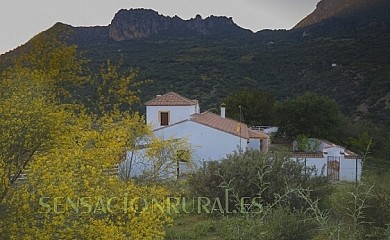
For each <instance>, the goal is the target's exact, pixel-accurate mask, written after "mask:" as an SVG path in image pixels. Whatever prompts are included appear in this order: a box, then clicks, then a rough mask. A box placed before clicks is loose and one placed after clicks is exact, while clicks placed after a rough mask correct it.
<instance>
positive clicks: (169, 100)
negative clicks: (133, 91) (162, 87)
mask: <svg viewBox="0 0 390 240" xmlns="http://www.w3.org/2000/svg"><path fill="white" fill-rule="evenodd" d="M196 104H198V101H196V100H191V99H188V98H186V97H184V96H181V95H180V94H178V93H175V92H168V93H166V94H164V95H157V97H155V98H153V99H151V100H149V101H147V102H145V103H144V105H145V106H192V105H196Z"/></svg>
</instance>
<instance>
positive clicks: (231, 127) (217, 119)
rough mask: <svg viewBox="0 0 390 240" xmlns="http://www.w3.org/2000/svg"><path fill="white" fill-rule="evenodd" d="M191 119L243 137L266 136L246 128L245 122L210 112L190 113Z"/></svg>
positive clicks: (261, 137) (264, 137)
mask: <svg viewBox="0 0 390 240" xmlns="http://www.w3.org/2000/svg"><path fill="white" fill-rule="evenodd" d="M191 121H194V122H197V123H200V124H203V125H206V126H209V127H212V128H215V129H218V130H221V131H224V132H227V133H230V134H233V135H236V136H239V137H242V138H245V139H249V138H260V139H266V138H267V137H268V136H267V135H266V134H264V133H258V132H255V131H252V130H250V129H249V128H248V126H247V125H246V124H245V123H240V122H237V121H235V120H232V119H229V118H222V117H221V116H219V115H217V114H214V113H211V112H204V113H201V114H193V115H191Z"/></svg>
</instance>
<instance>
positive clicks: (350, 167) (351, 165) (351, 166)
mask: <svg viewBox="0 0 390 240" xmlns="http://www.w3.org/2000/svg"><path fill="white" fill-rule="evenodd" d="M310 141H311V144H312V145H315V146H314V149H313V150H314V151H312V152H310V153H308V152H299V151H298V149H297V142H296V141H295V142H294V143H293V152H292V155H291V158H292V159H294V160H298V161H300V162H302V163H303V164H304V165H305V166H313V167H315V169H316V170H317V173H318V174H323V175H326V176H327V177H328V178H329V179H330V180H331V181H360V180H361V174H362V165H363V163H362V158H361V157H360V156H359V155H358V154H356V153H354V152H352V151H350V150H348V149H346V148H345V147H341V146H338V145H336V144H334V143H332V142H329V141H327V140H324V139H315V138H312V139H310Z"/></svg>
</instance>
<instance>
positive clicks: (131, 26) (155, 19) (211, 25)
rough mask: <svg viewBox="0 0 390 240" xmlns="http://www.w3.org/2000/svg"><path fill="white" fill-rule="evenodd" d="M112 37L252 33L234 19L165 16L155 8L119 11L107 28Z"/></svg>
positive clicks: (130, 37) (122, 38) (117, 38)
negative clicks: (187, 18) (188, 18)
mask: <svg viewBox="0 0 390 240" xmlns="http://www.w3.org/2000/svg"><path fill="white" fill-rule="evenodd" d="M108 31H109V37H110V38H111V39H114V40H116V41H123V40H128V39H136V38H144V37H149V36H153V35H160V34H162V35H164V34H174V35H175V36H177V35H213V34H217V33H218V34H221V33H222V34H229V35H232V34H243V33H248V32H250V31H249V30H245V29H243V28H240V27H239V26H237V25H236V24H235V23H234V22H233V20H232V18H227V17H214V16H211V17H208V18H206V19H202V17H201V16H200V15H197V16H196V17H195V18H192V19H190V20H183V19H181V18H179V17H177V16H175V17H166V16H163V15H160V14H158V13H157V12H155V11H153V10H146V9H130V10H124V9H122V10H120V11H119V12H118V13H117V14H115V17H114V19H113V20H112V22H111V24H110V25H109V27H108Z"/></svg>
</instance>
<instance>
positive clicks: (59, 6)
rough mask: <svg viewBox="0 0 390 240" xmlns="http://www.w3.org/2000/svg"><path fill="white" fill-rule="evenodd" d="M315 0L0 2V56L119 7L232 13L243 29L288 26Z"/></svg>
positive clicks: (96, 21)
mask: <svg viewBox="0 0 390 240" xmlns="http://www.w3.org/2000/svg"><path fill="white" fill-rule="evenodd" d="M318 1H319V0H0V54H2V53H5V52H7V51H10V50H12V49H14V48H16V47H18V46H19V45H21V44H23V43H25V42H27V41H28V40H29V39H31V38H32V37H33V36H34V35H36V34H38V33H39V32H42V31H44V30H46V29H48V28H50V27H51V26H53V25H54V24H55V23H56V22H63V23H66V24H70V25H72V26H107V25H109V24H110V22H111V20H112V18H113V17H114V15H115V13H116V12H117V11H119V10H120V9H130V8H147V9H153V10H156V11H158V12H159V13H160V14H162V15H165V16H175V15H177V16H179V17H180V18H182V19H190V18H194V17H195V16H196V14H200V15H201V16H202V17H203V18H206V17H208V16H210V15H214V16H227V17H232V18H233V21H234V22H235V23H236V24H237V25H239V26H241V27H243V28H246V29H251V30H252V31H254V32H257V31H259V30H262V29H290V28H292V27H293V26H294V25H295V24H297V23H298V22H299V21H300V20H301V19H303V18H304V17H305V16H307V15H308V14H310V13H311V12H312V11H313V10H314V9H315V6H316V4H317V2H318Z"/></svg>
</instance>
